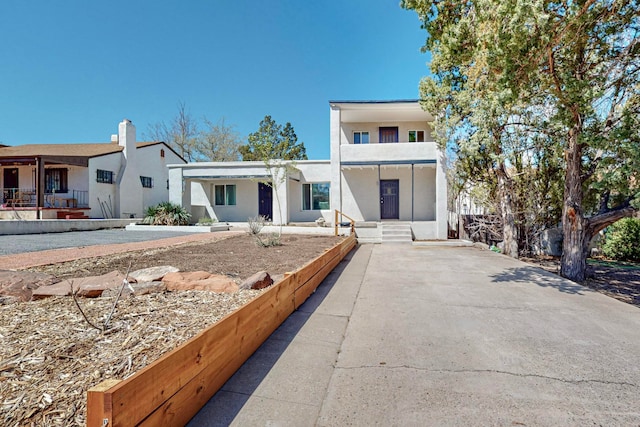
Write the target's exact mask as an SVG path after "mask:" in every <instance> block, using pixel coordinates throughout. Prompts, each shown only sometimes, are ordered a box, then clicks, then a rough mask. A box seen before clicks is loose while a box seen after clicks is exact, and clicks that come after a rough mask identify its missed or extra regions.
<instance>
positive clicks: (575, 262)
mask: <svg viewBox="0 0 640 427" xmlns="http://www.w3.org/2000/svg"><path fill="white" fill-rule="evenodd" d="M577 122H578V123H577V124H576V125H575V126H574V127H573V128H572V129H571V130H570V131H569V143H568V146H567V151H566V161H567V166H566V171H565V181H564V205H563V208H562V232H563V241H562V258H561V263H560V275H562V276H563V277H566V278H567V279H571V280H573V281H576V282H582V281H584V278H585V272H586V269H587V255H588V254H587V250H588V248H589V242H590V241H591V236H590V235H589V223H588V220H585V218H584V213H583V211H582V197H583V194H582V178H581V174H582V147H581V145H580V143H579V141H578V139H579V134H580V131H581V127H582V126H581V121H580V120H577Z"/></svg>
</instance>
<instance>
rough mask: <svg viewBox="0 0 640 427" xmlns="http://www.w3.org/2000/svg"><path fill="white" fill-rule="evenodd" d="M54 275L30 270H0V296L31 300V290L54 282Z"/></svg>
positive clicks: (55, 280)
mask: <svg viewBox="0 0 640 427" xmlns="http://www.w3.org/2000/svg"><path fill="white" fill-rule="evenodd" d="M57 281H58V279H57V278H56V277H55V276H52V275H50V274H45V273H35V272H30V271H12V270H0V296H5V297H11V299H7V301H6V302H10V301H14V300H15V301H31V297H32V294H33V291H34V290H36V289H38V288H39V287H41V286H49V285H52V284H54V283H56V282H57Z"/></svg>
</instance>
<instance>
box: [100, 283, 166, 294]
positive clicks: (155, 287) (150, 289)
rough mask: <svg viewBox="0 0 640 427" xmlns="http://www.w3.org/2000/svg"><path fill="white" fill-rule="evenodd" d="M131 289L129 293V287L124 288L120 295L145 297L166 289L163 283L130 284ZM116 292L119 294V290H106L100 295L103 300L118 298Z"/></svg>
mask: <svg viewBox="0 0 640 427" xmlns="http://www.w3.org/2000/svg"><path fill="white" fill-rule="evenodd" d="M130 285H131V288H133V292H131V288H130V287H129V286H125V288H124V289H123V290H122V295H123V296H124V295H128V296H129V295H134V296H138V295H147V294H155V293H161V292H164V291H166V290H167V287H166V286H165V284H164V283H163V282H159V281H153V282H138V283H130ZM118 292H120V288H119V287H118V288H113V289H107V290H105V291H104V292H103V293H102V296H103V297H105V298H116V297H117V296H118Z"/></svg>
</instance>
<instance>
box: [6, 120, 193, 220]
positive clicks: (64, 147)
mask: <svg viewBox="0 0 640 427" xmlns="http://www.w3.org/2000/svg"><path fill="white" fill-rule="evenodd" d="M169 163H171V164H184V163H186V162H185V160H184V159H183V158H182V157H180V156H179V155H178V154H177V153H176V152H175V151H173V150H172V149H171V148H170V147H169V146H168V145H167V144H165V143H164V142H143V143H137V142H136V129H135V126H134V125H133V124H132V123H131V121H129V120H123V121H122V122H121V123H120V124H119V125H118V134H117V135H113V136H112V137H111V142H110V143H97V144H34V145H20V146H4V147H0V169H1V172H0V179H1V180H2V181H0V187H1V188H2V191H1V193H0V196H1V197H2V199H1V203H2V205H1V206H2V207H0V217H2V218H15V217H19V218H23V219H27V218H32V219H35V218H42V219H46V218H56V216H57V215H59V214H60V213H61V212H63V213H64V214H69V213H72V214H75V215H77V216H80V215H82V216H85V217H89V218H127V217H141V216H142V215H143V214H144V211H145V209H146V208H147V207H149V206H152V205H156V204H158V203H160V202H164V201H168V199H169V176H168V169H167V164H169Z"/></svg>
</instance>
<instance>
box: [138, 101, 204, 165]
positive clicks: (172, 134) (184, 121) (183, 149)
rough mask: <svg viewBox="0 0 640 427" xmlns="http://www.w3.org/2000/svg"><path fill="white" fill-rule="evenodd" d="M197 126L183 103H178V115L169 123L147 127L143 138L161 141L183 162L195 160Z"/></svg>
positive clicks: (159, 123)
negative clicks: (181, 158)
mask: <svg viewBox="0 0 640 427" xmlns="http://www.w3.org/2000/svg"><path fill="white" fill-rule="evenodd" d="M198 133H199V131H198V124H197V122H196V121H195V120H194V119H193V117H191V114H189V112H188V111H187V107H186V105H185V103H184V102H182V101H181V102H179V103H178V113H177V115H176V116H175V117H174V118H173V119H172V120H171V122H170V123H168V124H167V123H165V122H164V121H162V122H158V123H154V124H152V125H149V133H148V134H145V138H149V139H152V140H154V141H163V142H166V143H167V144H169V146H170V147H172V148H173V149H174V150H176V151H177V152H178V153H179V154H180V155H181V156H182V157H183V158H184V159H185V160H187V161H189V162H191V161H194V160H195V154H196V145H197V137H198Z"/></svg>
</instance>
